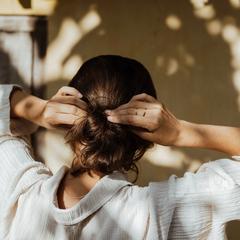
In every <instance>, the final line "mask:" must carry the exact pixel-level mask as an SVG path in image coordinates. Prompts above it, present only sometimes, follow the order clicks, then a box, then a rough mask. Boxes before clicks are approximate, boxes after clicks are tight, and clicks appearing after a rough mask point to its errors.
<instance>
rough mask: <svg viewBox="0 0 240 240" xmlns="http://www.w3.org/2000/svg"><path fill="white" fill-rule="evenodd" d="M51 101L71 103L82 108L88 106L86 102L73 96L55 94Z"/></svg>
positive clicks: (84, 108)
mask: <svg viewBox="0 0 240 240" xmlns="http://www.w3.org/2000/svg"><path fill="white" fill-rule="evenodd" d="M52 101H54V102H58V103H64V104H71V105H74V106H76V107H79V108H81V109H83V110H87V108H88V106H87V104H86V102H84V101H82V100H81V99H79V98H76V97H73V96H57V97H55V98H53V99H52Z"/></svg>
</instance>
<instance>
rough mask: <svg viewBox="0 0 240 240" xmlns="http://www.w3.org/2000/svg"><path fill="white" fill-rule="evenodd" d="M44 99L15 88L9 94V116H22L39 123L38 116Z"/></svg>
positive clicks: (43, 104) (44, 102)
mask: <svg viewBox="0 0 240 240" xmlns="http://www.w3.org/2000/svg"><path fill="white" fill-rule="evenodd" d="M45 104H46V101H45V100H42V99H40V98H38V97H35V96H33V95H30V94H28V93H26V92H24V91H21V90H15V91H14V92H13V93H12V95H11V117H15V118H23V119H26V120H29V121H31V122H33V123H36V124H39V122H38V120H39V116H40V115H41V112H42V111H43V109H44V107H45Z"/></svg>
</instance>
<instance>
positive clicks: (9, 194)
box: [0, 85, 240, 240]
mask: <svg viewBox="0 0 240 240" xmlns="http://www.w3.org/2000/svg"><path fill="white" fill-rule="evenodd" d="M12 88H13V85H0V239H1V240H3V239H4V240H53V239H54V240H65V239H83V240H95V239H98V240H108V239H111V240H120V239H121V240H128V239H136V240H140V239H149V240H155V239H156V240H157V239H161V240H167V239H183V240H187V239H191V240H195V239H209V240H221V239H226V237H225V233H224V230H225V225H226V223H227V222H228V221H231V220H236V219H240V162H238V161H237V158H238V157H235V159H236V160H231V159H220V160H216V161H212V162H209V163H205V164H203V165H202V166H201V167H200V169H199V170H198V171H197V173H190V172H187V173H185V174H184V176H183V177H181V178H177V177H176V176H175V175H172V176H171V177H170V178H169V179H168V180H166V181H162V182H151V183H149V185H148V186H146V187H139V186H136V185H133V184H132V183H130V182H128V181H127V179H126V178H125V176H124V175H123V174H121V173H120V172H117V171H116V172H114V173H113V174H110V175H107V176H104V177H103V178H101V179H100V180H99V181H98V182H97V184H96V185H95V186H94V187H93V189H92V190H91V191H90V192H89V193H88V194H87V195H86V196H85V197H84V198H83V199H81V200H80V201H79V202H78V203H77V204H76V205H74V206H73V207H71V208H69V209H59V208H58V204H57V198H56V193H57V189H58V186H59V183H60V181H61V179H62V178H63V176H64V174H65V173H66V171H68V167H67V166H63V167H62V168H60V170H59V171H58V172H57V173H56V174H54V175H53V174H52V172H51V171H50V169H49V168H48V167H47V166H45V165H44V164H43V163H40V162H36V161H34V158H33V157H32V154H31V148H30V145H29V143H28V142H27V141H26V140H25V139H24V138H23V137H16V135H19V134H20V133H18V131H17V130H19V129H21V128H22V127H23V128H24V126H21V123H18V124H17V125H15V122H14V121H15V120H13V119H12V120H10V109H9V95H10V93H11V91H12ZM10 123H11V127H10ZM22 124H23V125H24V122H22ZM25 124H26V123H25ZM16 126H17V127H16ZM25 127H26V126H25ZM10 128H11V129H10ZM14 135H15V136H14Z"/></svg>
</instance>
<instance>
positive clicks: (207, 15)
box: [194, 5, 216, 19]
mask: <svg viewBox="0 0 240 240" xmlns="http://www.w3.org/2000/svg"><path fill="white" fill-rule="evenodd" d="M194 15H195V16H196V17H198V18H201V19H212V18H214V17H215V15H216V13H215V10H214V8H213V5H207V6H204V7H202V8H197V9H195V11H194Z"/></svg>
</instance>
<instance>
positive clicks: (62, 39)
mask: <svg viewBox="0 0 240 240" xmlns="http://www.w3.org/2000/svg"><path fill="white" fill-rule="evenodd" d="M100 23H101V17H100V15H99V14H98V12H97V11H96V10H95V9H90V10H89V11H88V12H87V13H86V14H85V16H84V17H83V18H82V19H80V20H79V21H78V22H77V21H75V20H74V19H72V18H65V19H64V20H63V22H62V24H61V27H60V30H59V33H58V35H57V37H56V38H55V39H54V40H53V41H52V43H51V44H50V45H49V47H48V53H47V58H46V64H45V66H46V69H45V79H46V80H47V81H48V82H49V81H54V80H58V79H59V78H61V77H62V75H64V73H63V71H66V69H65V68H62V66H63V63H64V61H65V59H66V58H67V57H68V56H70V55H71V51H72V49H73V48H74V47H75V46H76V45H77V44H78V43H79V41H80V40H81V39H82V38H83V37H84V36H85V35H86V34H88V33H89V32H91V31H92V30H94V29H95V28H96V27H97V26H99V25H100ZM71 61H74V62H75V63H76V62H77V61H76V58H73V60H71ZM78 61H79V59H78ZM79 62H81V61H79ZM67 66H68V65H67ZM78 67H79V66H78ZM64 69H65V70H64ZM68 69H69V68H68ZM65 73H66V72H65ZM67 76H68V78H69V75H68V74H67Z"/></svg>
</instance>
